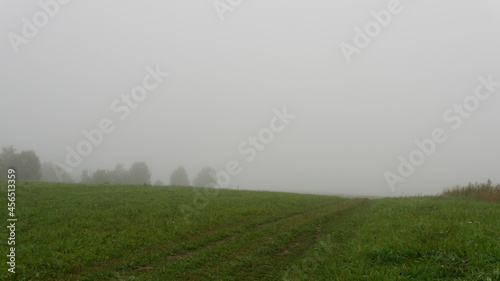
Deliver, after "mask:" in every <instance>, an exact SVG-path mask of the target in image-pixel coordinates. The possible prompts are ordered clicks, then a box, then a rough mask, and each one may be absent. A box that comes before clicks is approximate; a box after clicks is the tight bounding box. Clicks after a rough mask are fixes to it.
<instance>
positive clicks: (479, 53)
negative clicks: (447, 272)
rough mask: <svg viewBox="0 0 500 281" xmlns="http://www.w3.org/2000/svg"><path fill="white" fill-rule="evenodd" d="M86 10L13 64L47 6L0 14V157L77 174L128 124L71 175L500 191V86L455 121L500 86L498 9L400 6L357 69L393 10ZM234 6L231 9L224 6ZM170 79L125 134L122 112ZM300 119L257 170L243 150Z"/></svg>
mask: <svg viewBox="0 0 500 281" xmlns="http://www.w3.org/2000/svg"><path fill="white" fill-rule="evenodd" d="M102 2H103V1H76V0H73V1H71V2H70V3H69V4H66V5H62V6H60V10H59V11H58V13H57V14H56V16H55V17H54V18H50V19H49V22H48V24H47V25H46V26H44V27H41V28H39V31H38V33H37V34H36V35H35V36H34V37H33V38H31V39H29V42H28V43H27V44H21V45H20V46H19V52H18V53H17V54H16V53H15V52H14V49H13V47H12V44H11V42H10V41H9V39H8V34H9V33H11V32H13V33H16V34H18V35H22V33H21V29H22V27H23V20H22V18H23V17H26V18H28V19H29V20H32V17H33V15H34V14H35V13H37V12H39V11H42V9H41V7H40V6H39V4H38V2H36V1H6V0H2V1H0V35H2V36H1V37H0V61H1V64H0V95H1V97H2V100H1V103H0V114H1V115H0V116H1V118H0V136H1V138H0V146H5V145H14V146H16V147H17V148H18V149H19V150H26V149H34V150H35V151H36V153H37V154H38V155H39V156H40V158H41V160H42V162H49V161H58V162H60V163H64V162H65V156H66V154H67V152H66V150H65V147H66V146H67V145H69V146H71V147H75V146H76V145H77V143H78V142H79V141H81V140H84V139H85V138H84V136H83V135H82V133H81V131H82V130H84V129H86V130H90V129H93V128H96V127H97V126H98V123H99V121H100V120H101V119H103V118H109V119H111V120H112V121H113V123H114V124H115V125H116V129H115V131H114V132H113V133H111V134H108V135H105V136H104V141H103V143H102V144H100V145H99V146H96V147H94V149H93V151H92V153H91V154H90V155H89V156H87V157H85V158H84V160H83V162H82V164H81V165H79V166H78V167H77V168H76V169H75V170H74V173H73V175H74V177H75V178H78V177H79V175H80V172H81V170H82V169H84V168H92V169H96V168H105V169H112V168H114V166H115V164H117V163H123V164H125V166H126V167H129V166H130V164H131V163H132V162H134V161H145V162H147V163H148V165H149V167H150V169H151V171H152V174H153V176H152V180H153V182H154V181H155V180H156V179H161V180H163V181H164V182H166V183H168V182H169V180H168V179H169V176H170V173H171V172H172V171H173V170H174V169H175V168H176V167H177V166H178V165H184V166H185V167H186V169H187V171H188V173H189V176H190V178H191V179H192V178H193V177H194V176H195V175H196V173H197V172H198V171H199V170H200V169H201V168H202V167H203V166H207V165H209V166H212V167H214V168H216V169H218V170H223V169H224V167H225V165H226V163H227V162H228V161H230V160H236V161H238V162H239V163H241V166H242V168H243V171H242V172H241V174H240V175H238V176H234V177H232V178H231V183H230V187H235V186H236V185H238V184H239V185H240V188H246V189H262V190H278V191H294V192H296V191H297V192H308V193H329V194H332V193H350V194H367V195H383V196H399V195H401V194H408V195H409V194H435V193H438V192H440V191H441V190H442V188H443V187H449V186H453V185H455V184H466V183H468V182H469V181H471V182H474V181H485V180H486V179H488V178H491V179H492V180H493V181H494V182H500V176H499V173H498V168H499V167H500V149H499V143H500V128H499V126H498V124H499V120H500V111H499V110H498V109H499V106H500V87H498V88H497V91H496V93H494V94H493V95H492V96H491V97H490V98H489V99H487V100H485V101H482V102H481V103H480V106H479V108H478V109H477V111H475V112H472V113H471V117H470V118H468V119H466V120H464V123H463V124H462V126H461V127H460V128H459V129H457V130H456V131H454V130H452V129H451V123H447V122H445V121H444V120H443V117H442V115H443V113H444V112H445V111H446V110H447V109H449V108H452V107H453V105H454V104H455V103H460V102H462V101H463V100H464V98H466V97H467V96H470V95H472V94H473V93H474V90H475V88H476V86H477V85H478V83H479V82H478V77H479V76H484V77H487V76H488V75H489V74H492V75H493V80H495V81H500V53H499V50H500V36H498V34H499V31H500V30H499V28H500V2H498V1H495V0H478V1H465V0H454V1H451V0H449V1H417V0H414V1H409V0H406V1H401V2H400V5H401V6H402V7H403V10H402V11H401V12H400V13H399V14H397V15H393V16H392V19H391V22H390V24H389V25H388V26H387V27H384V28H382V30H381V32H380V34H379V35H378V36H376V37H375V38H373V39H372V41H371V43H370V44H369V45H368V46H367V47H366V48H364V49H362V50H361V53H360V54H355V55H353V56H352V62H351V63H347V61H346V58H345V57H344V55H343V53H342V51H341V49H340V44H341V42H346V43H349V44H353V40H354V36H355V31H354V28H355V27H360V28H364V27H365V25H366V24H367V23H368V22H369V21H371V20H373V17H372V16H371V15H370V11H371V10H375V11H380V10H381V9H385V8H386V7H387V3H389V2H390V1H386V0H384V1H378V0H377V1H359V0H358V1H352V0H349V1H326V0H314V1H304V0H302V1H298V0H275V1H243V3H242V4H241V5H239V6H237V7H234V10H233V11H232V12H228V13H226V14H224V16H225V20H224V21H221V20H220V19H219V17H218V15H217V13H216V11H215V9H214V7H213V2H212V1H211V0H204V1H200V0H195V1H183V0H177V1H172V0H170V1H159V0H155V1H153V0H145V1H129V0H120V1H118V0H114V1H104V2H105V3H102ZM223 2H225V1H223ZM158 64H159V65H160V66H161V69H162V70H163V71H166V72H169V73H170V76H169V77H168V78H166V80H165V81H164V82H163V83H162V84H161V85H160V87H159V88H158V89H156V90H154V91H152V92H151V93H150V94H149V95H148V97H147V98H146V99H145V100H144V101H143V102H141V103H140V104H139V105H138V107H137V109H135V110H133V111H132V113H131V114H130V115H129V116H128V117H127V118H125V119H124V120H120V119H118V118H117V117H118V115H117V114H116V113H113V112H112V111H111V109H110V105H111V103H112V102H113V100H115V99H117V98H120V96H121V95H122V94H129V93H130V91H131V89H132V88H134V87H135V86H139V85H141V83H142V79H143V77H144V76H145V75H146V74H147V72H146V70H145V68H146V67H147V66H151V67H153V68H155V66H156V65H158ZM285 106H286V107H287V111H288V112H290V113H292V114H295V115H297V117H296V118H295V119H294V120H293V121H292V122H291V124H290V125H289V126H287V127H286V129H285V130H284V131H283V132H282V133H280V134H278V135H276V137H275V138H274V140H273V141H272V142H271V143H270V144H269V145H267V147H266V149H265V150H263V151H261V152H259V153H258V155H257V157H256V159H255V160H254V161H252V162H250V163H249V162H247V161H246V160H245V158H246V156H242V155H240V154H239V153H238V151H237V148H238V145H239V144H240V143H241V142H243V141H245V140H246V138H247V137H248V136H250V135H256V134H257V133H258V132H259V130H261V129H262V128H265V127H267V126H268V124H269V121H270V120H271V118H272V117H273V108H278V109H280V110H281V109H282V108H283V107H285ZM435 128H443V129H444V131H445V133H446V135H447V136H448V140H447V141H446V142H445V143H444V144H440V145H438V147H437V149H436V151H435V153H434V154H433V155H431V156H430V157H428V158H426V159H425V162H424V163H423V164H422V165H421V166H420V167H417V168H416V170H415V172H414V174H413V175H412V176H410V177H408V178H407V179H406V180H405V182H404V183H399V184H397V185H396V191H395V192H391V190H390V188H389V187H388V184H387V182H386V180H385V179H384V173H385V172H386V171H391V172H393V173H396V174H397V167H398V164H399V160H398V156H399V155H402V156H404V157H405V158H408V155H409V154H410V152H412V151H413V150H415V149H417V147H416V145H415V144H414V141H415V139H423V138H428V137H430V134H431V132H432V131H433V130H434V129H435Z"/></svg>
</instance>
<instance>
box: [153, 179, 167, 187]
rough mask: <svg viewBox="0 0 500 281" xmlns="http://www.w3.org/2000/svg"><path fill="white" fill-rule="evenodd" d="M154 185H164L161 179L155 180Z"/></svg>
mask: <svg viewBox="0 0 500 281" xmlns="http://www.w3.org/2000/svg"><path fill="white" fill-rule="evenodd" d="M154 185H155V186H164V185H165V184H164V183H163V182H162V181H161V180H156V181H155V184H154Z"/></svg>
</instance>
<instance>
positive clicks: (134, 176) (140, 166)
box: [127, 162, 151, 184]
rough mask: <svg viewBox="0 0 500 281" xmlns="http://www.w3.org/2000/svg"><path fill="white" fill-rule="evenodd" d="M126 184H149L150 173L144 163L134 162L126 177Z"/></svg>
mask: <svg viewBox="0 0 500 281" xmlns="http://www.w3.org/2000/svg"><path fill="white" fill-rule="evenodd" d="M127 179H128V180H127V183H128V184H150V182H149V181H150V179H151V173H150V172H149V168H148V165H147V164H146V163H145V162H134V163H133V164H132V166H131V167H130V170H129V171H128V175H127Z"/></svg>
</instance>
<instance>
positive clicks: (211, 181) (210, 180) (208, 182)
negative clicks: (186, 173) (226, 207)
mask: <svg viewBox="0 0 500 281" xmlns="http://www.w3.org/2000/svg"><path fill="white" fill-rule="evenodd" d="M216 184H217V183H216V181H215V170H214V169H212V168H210V167H205V168H203V169H201V171H200V172H199V173H198V175H196V177H195V178H194V179H193V186H197V187H215V185H216Z"/></svg>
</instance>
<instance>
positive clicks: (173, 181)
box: [170, 166, 189, 186]
mask: <svg viewBox="0 0 500 281" xmlns="http://www.w3.org/2000/svg"><path fill="white" fill-rule="evenodd" d="M170 185H175V186H189V178H188V175H187V173H186V169H184V167H182V166H179V167H178V168H177V169H175V171H173V172H172V175H170Z"/></svg>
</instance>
